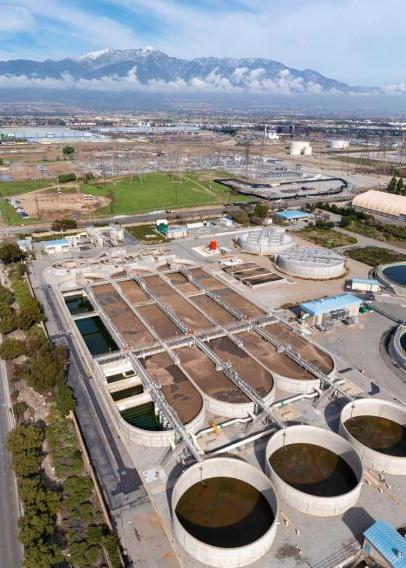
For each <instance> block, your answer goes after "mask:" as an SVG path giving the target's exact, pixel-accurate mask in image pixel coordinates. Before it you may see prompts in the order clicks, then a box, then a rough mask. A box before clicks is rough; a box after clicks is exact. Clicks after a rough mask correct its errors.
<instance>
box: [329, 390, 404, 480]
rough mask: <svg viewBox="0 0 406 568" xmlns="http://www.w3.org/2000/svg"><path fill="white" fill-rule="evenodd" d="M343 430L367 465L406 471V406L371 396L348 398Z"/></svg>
mask: <svg viewBox="0 0 406 568" xmlns="http://www.w3.org/2000/svg"><path fill="white" fill-rule="evenodd" d="M340 433H341V434H342V435H343V436H344V437H345V438H347V440H349V442H351V444H352V445H353V447H354V448H355V449H356V450H357V451H358V453H359V455H360V456H361V459H362V461H363V463H364V466H365V467H368V468H371V469H375V470H376V471H379V472H386V473H391V474H394V475H406V407H404V406H402V405H400V404H396V403H394V402H391V401H388V400H379V399H370V398H363V399H359V400H355V401H353V402H349V403H348V404H346V405H345V406H344V408H343V409H342V411H341V415H340Z"/></svg>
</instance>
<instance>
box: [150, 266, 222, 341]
mask: <svg viewBox="0 0 406 568" xmlns="http://www.w3.org/2000/svg"><path fill="white" fill-rule="evenodd" d="M145 283H146V285H147V286H148V287H149V288H151V289H152V290H153V291H154V292H155V293H156V294H158V296H159V297H160V298H162V301H163V302H165V304H167V305H168V306H169V307H170V308H171V309H172V310H173V311H174V312H175V313H176V314H177V315H178V316H179V317H180V318H181V319H182V320H183V321H184V322H185V323H186V325H187V326H188V327H189V328H190V329H192V330H193V331H196V330H199V329H210V328H212V327H213V324H212V323H211V322H210V321H209V320H208V319H207V318H205V317H204V315H203V314H201V313H200V312H199V311H198V310H197V309H196V308H195V307H194V306H193V305H192V304H191V303H190V302H188V300H186V299H185V298H182V296H181V295H180V294H178V293H177V292H176V291H175V290H174V289H173V288H171V286H170V285H169V284H166V282H164V281H163V280H161V278H160V277H159V276H148V277H146V278H145Z"/></svg>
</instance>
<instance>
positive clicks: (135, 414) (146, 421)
mask: <svg viewBox="0 0 406 568" xmlns="http://www.w3.org/2000/svg"><path fill="white" fill-rule="evenodd" d="M121 416H122V417H123V418H124V420H125V421H126V422H128V423H129V424H131V426H135V427H136V428H141V429H142V430H149V431H150V432H154V431H156V432H157V431H159V430H163V428H162V425H161V424H160V422H159V420H158V418H157V417H156V416H155V412H154V403H153V402H146V403H145V404H140V405H139V406H134V407H133V408H128V409H127V410H123V411H122V412H121Z"/></svg>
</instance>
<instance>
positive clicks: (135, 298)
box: [118, 280, 149, 304]
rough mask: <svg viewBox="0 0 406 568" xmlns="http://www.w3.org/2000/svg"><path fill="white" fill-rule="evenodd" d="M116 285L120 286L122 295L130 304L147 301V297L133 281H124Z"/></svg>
mask: <svg viewBox="0 0 406 568" xmlns="http://www.w3.org/2000/svg"><path fill="white" fill-rule="evenodd" d="M118 285H119V286H120V288H121V290H122V291H123V294H125V296H126V297H127V298H128V299H129V301H130V302H131V303H132V304H138V303H140V302H145V301H146V300H148V299H149V298H148V296H147V295H146V293H145V292H144V290H142V289H141V288H140V287H139V286H138V284H137V282H135V281H134V280H126V281H125V282H119V283H118Z"/></svg>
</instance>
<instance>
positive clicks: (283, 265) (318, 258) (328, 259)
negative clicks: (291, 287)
mask: <svg viewBox="0 0 406 568" xmlns="http://www.w3.org/2000/svg"><path fill="white" fill-rule="evenodd" d="M275 264H276V266H277V267H278V268H279V270H280V271H281V272H285V273H286V274H289V275H291V276H298V277H299V278H305V279H306V278H307V279H309V280H329V279H330V278H338V277H339V276H342V275H343V274H344V273H345V259H344V257H343V256H342V255H341V254H338V253H337V252H334V251H332V250H330V249H325V248H312V247H295V248H294V249H293V250H290V251H287V252H283V253H281V254H278V256H277V257H276V259H275Z"/></svg>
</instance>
